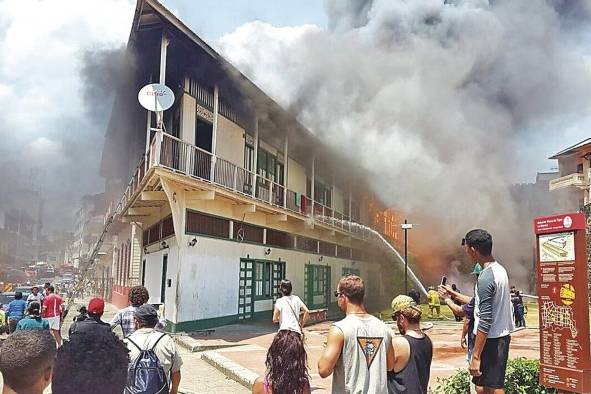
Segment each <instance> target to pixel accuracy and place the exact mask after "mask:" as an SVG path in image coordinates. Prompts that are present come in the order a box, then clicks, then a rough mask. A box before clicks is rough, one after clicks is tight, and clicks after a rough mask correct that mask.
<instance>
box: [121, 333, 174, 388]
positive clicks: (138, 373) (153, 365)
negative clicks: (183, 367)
mask: <svg viewBox="0 0 591 394" xmlns="http://www.w3.org/2000/svg"><path fill="white" fill-rule="evenodd" d="M165 336H166V334H162V336H161V337H160V338H158V340H156V342H155V343H154V345H153V346H152V347H151V348H150V349H142V348H140V347H139V346H138V345H137V344H136V343H135V342H134V341H132V340H131V339H130V338H129V337H128V338H127V340H128V341H129V342H130V343H132V344H133V345H134V346H135V347H136V348H137V349H138V350H139V351H140V354H139V355H138V356H137V357H136V359H135V360H133V361H132V362H131V363H130V364H129V368H128V369H127V385H126V386H125V391H124V394H140V393H145V394H160V393H168V392H169V387H168V379H167V376H166V374H165V373H164V368H162V365H161V364H160V360H159V359H158V356H156V353H155V352H154V348H155V347H156V345H157V344H158V342H160V340H161V339H162V338H163V337H165Z"/></svg>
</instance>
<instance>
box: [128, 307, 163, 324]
mask: <svg viewBox="0 0 591 394" xmlns="http://www.w3.org/2000/svg"><path fill="white" fill-rule="evenodd" d="M133 317H135V318H136V319H137V320H139V321H140V322H142V323H148V324H150V323H158V311H157V310H156V308H154V307H153V306H152V305H150V304H144V305H142V306H138V307H137V308H136V309H135V312H134V313H133Z"/></svg>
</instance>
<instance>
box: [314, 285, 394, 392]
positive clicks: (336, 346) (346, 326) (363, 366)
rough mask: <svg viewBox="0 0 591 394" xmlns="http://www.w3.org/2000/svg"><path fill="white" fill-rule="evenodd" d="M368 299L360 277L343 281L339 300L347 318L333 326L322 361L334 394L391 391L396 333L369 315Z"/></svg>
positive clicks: (322, 371)
mask: <svg viewBox="0 0 591 394" xmlns="http://www.w3.org/2000/svg"><path fill="white" fill-rule="evenodd" d="M364 296H365V286H364V284H363V280H362V279H361V278H360V277H358V276H355V275H349V276H345V277H343V278H341V280H340V281H339V284H338V286H337V291H336V292H335V297H337V304H338V306H339V308H340V309H341V310H342V311H343V312H345V314H346V316H345V318H344V319H343V320H340V321H338V322H336V323H334V324H333V325H332V326H331V327H330V331H329V332H328V338H327V343H326V348H325V349H324V353H323V354H322V357H321V358H320V360H318V373H319V374H320V376H321V377H322V378H326V377H328V376H329V375H330V374H332V392H333V393H348V394H349V393H351V394H362V393H375V394H382V393H383V394H386V393H387V392H388V387H387V375H386V373H387V371H390V370H392V369H393V368H394V348H393V347H392V331H391V330H390V328H388V326H386V324H384V322H382V321H381V320H379V319H378V318H376V317H374V316H372V315H370V314H368V313H367V311H366V309H365V306H364V305H363V298H364Z"/></svg>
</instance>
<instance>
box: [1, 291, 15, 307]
mask: <svg viewBox="0 0 591 394" xmlns="http://www.w3.org/2000/svg"><path fill="white" fill-rule="evenodd" d="M12 300H14V292H13V291H8V292H5V293H0V305H1V306H2V307H6V305H8V304H10V301H12Z"/></svg>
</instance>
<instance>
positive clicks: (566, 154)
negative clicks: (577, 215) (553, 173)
mask: <svg viewBox="0 0 591 394" xmlns="http://www.w3.org/2000/svg"><path fill="white" fill-rule="evenodd" d="M550 159H551V160H557V161H558V170H559V173H560V174H559V175H560V177H559V178H556V179H553V180H551V181H550V185H549V187H550V191H555V190H566V191H567V192H568V193H569V194H570V195H572V196H573V197H574V198H576V199H577V201H578V205H579V208H582V207H583V206H585V205H587V204H589V203H591V195H590V193H591V190H590V189H589V185H590V183H591V138H587V139H586V140H583V141H581V142H579V143H578V144H575V145H573V146H571V147H568V148H566V149H564V150H562V151H560V152H558V153H556V154H555V155H553V156H552V157H550Z"/></svg>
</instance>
